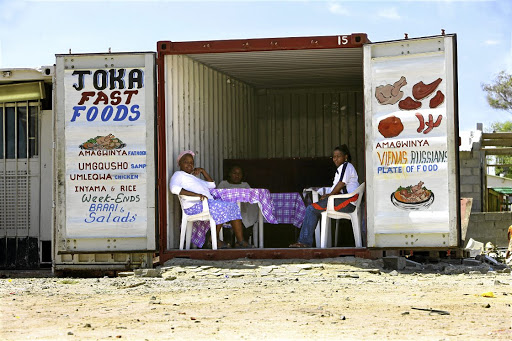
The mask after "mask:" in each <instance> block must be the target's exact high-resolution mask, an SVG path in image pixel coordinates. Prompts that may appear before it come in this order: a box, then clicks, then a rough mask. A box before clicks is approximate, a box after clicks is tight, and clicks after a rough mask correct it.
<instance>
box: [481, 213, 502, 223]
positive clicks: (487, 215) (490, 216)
mask: <svg viewBox="0 0 512 341" xmlns="http://www.w3.org/2000/svg"><path fill="white" fill-rule="evenodd" d="M484 215H485V221H496V220H499V219H500V218H501V217H500V216H499V213H498V214H497V213H493V212H485V213H484Z"/></svg>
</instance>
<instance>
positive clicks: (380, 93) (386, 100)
mask: <svg viewBox="0 0 512 341" xmlns="http://www.w3.org/2000/svg"><path fill="white" fill-rule="evenodd" d="M405 85H407V81H406V79H405V77H404V76H402V77H400V79H399V80H397V81H396V82H395V83H393V84H386V85H381V86H378V87H376V88H375V97H376V98H377V101H379V103H380V104H383V105H384V104H395V103H396V102H398V101H399V100H401V99H402V97H403V96H404V92H403V91H400V89H401V88H402V87H403V86H405Z"/></svg>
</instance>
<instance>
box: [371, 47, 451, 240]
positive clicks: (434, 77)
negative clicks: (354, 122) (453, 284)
mask: <svg viewBox="0 0 512 341" xmlns="http://www.w3.org/2000/svg"><path fill="white" fill-rule="evenodd" d="M444 78H445V68H444V56H443V55H442V54H438V55H436V54H431V55H425V56H420V57H418V56H415V57H411V58H410V60H407V61H406V62H405V61H404V60H403V59H400V60H398V59H393V58H383V59H381V60H374V61H373V64H372V79H373V82H374V83H373V84H374V85H375V86H374V88H373V89H372V95H373V97H372V126H373V132H372V135H373V141H372V144H373V146H372V150H373V152H372V153H373V155H372V156H373V178H374V188H375V192H374V194H373V196H374V198H375V199H374V202H375V220H374V222H375V227H374V231H375V233H400V232H403V231H408V232H412V231H414V229H415V228H417V229H418V231H421V232H422V233H428V232H448V230H449V212H448V207H449V205H448V150H447V145H448V142H447V134H448V131H447V124H446V122H447V120H446V105H445V93H446V81H445V79H444Z"/></svg>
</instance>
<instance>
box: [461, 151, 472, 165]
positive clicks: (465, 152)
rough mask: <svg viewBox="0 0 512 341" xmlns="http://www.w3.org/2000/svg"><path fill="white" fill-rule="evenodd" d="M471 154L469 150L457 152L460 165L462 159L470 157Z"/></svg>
mask: <svg viewBox="0 0 512 341" xmlns="http://www.w3.org/2000/svg"><path fill="white" fill-rule="evenodd" d="M472 157H473V156H472V155H471V152H469V151H462V152H459V163H460V164H461V165H462V161H464V160H468V159H471V158H472Z"/></svg>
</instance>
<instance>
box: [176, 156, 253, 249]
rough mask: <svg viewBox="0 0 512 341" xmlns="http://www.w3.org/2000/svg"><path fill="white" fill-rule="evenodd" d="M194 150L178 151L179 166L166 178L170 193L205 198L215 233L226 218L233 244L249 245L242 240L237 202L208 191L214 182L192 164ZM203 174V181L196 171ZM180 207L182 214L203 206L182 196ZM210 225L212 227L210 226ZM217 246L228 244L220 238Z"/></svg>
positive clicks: (213, 186) (202, 170)
mask: <svg viewBox="0 0 512 341" xmlns="http://www.w3.org/2000/svg"><path fill="white" fill-rule="evenodd" d="M194 156H195V154H194V152H192V151H191V150H186V151H183V152H181V153H180V155H178V159H177V161H178V166H179V167H180V170H179V171H177V172H175V173H174V174H173V175H172V177H171V181H170V185H169V186H170V188H171V192H172V193H173V194H177V195H188V196H192V197H199V198H200V199H201V201H202V200H205V199H206V200H208V207H209V209H210V214H211V215H212V218H213V220H214V221H215V224H216V228H217V236H218V235H219V232H220V229H221V227H222V224H224V223H226V222H229V223H230V224H231V227H232V228H233V231H234V233H235V236H236V239H237V242H236V243H235V247H237V248H251V247H252V246H251V245H250V244H249V243H247V242H246V241H245V240H244V236H243V228H242V220H241V219H242V217H241V215H240V210H239V209H238V205H237V204H236V203H234V202H226V201H222V200H214V199H213V197H212V195H211V194H210V189H211V188H215V182H214V181H213V179H212V178H211V176H210V175H209V174H208V173H207V172H206V170H204V169H203V168H194ZM200 174H201V175H203V177H204V178H205V179H206V181H204V180H202V179H199V178H198V177H197V176H198V175H200ZM182 205H183V210H184V211H185V213H186V214H190V215H192V214H197V213H200V212H201V211H202V210H203V205H202V204H201V203H198V202H197V201H190V200H186V199H185V200H183V202H182ZM211 228H213V227H211ZM217 243H218V244H217V245H219V246H218V247H219V248H226V247H228V245H227V244H224V243H223V242H222V241H220V240H218V241H217Z"/></svg>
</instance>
